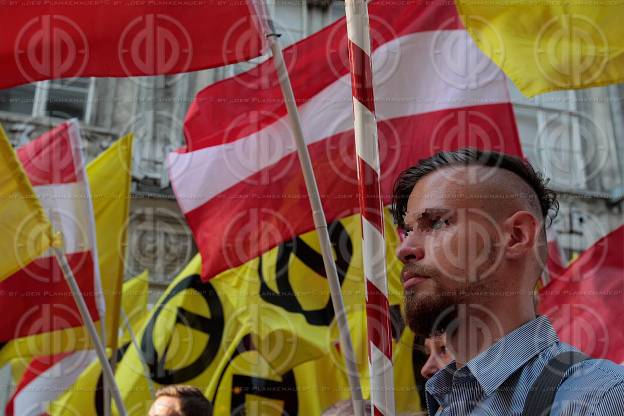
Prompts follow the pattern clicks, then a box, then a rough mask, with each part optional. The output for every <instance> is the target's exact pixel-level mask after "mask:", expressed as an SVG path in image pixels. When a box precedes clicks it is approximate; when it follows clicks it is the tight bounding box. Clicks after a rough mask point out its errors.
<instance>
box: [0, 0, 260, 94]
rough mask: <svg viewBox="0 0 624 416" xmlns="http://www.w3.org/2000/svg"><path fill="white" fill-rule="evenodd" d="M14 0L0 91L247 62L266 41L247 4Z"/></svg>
mask: <svg viewBox="0 0 624 416" xmlns="http://www.w3.org/2000/svg"><path fill="white" fill-rule="evenodd" d="M191 3H192V4H185V2H179V3H178V2H157V1H156V2H149V1H145V2H131V1H113V2H106V1H103V2H90V1H85V2H81V1H72V2H62V1H50V2H37V1H34V2H30V1H24V2H22V1H19V0H18V1H14V2H10V3H8V4H5V5H4V6H3V8H2V15H1V17H0V26H1V27H2V34H3V37H2V43H1V44H0V45H1V46H0V74H2V78H1V79H0V88H7V87H11V86H14V85H19V84H24V83H31V82H34V81H39V80H44V79H58V78H75V77H93V76H99V77H129V76H143V75H159V74H175V73H180V72H188V71H195V70H198V69H205V68H212V67H217V66H222V65H226V64H231V63H236V62H241V61H246V60H249V59H251V58H254V57H257V56H259V55H261V54H262V52H263V51H264V48H265V44H266V42H265V39H264V36H263V33H262V31H261V28H260V24H259V23H258V22H257V17H256V15H255V13H254V11H253V8H252V4H251V2H250V3H249V4H248V2H247V1H245V0H243V1H230V0H200V1H193V2H191Z"/></svg>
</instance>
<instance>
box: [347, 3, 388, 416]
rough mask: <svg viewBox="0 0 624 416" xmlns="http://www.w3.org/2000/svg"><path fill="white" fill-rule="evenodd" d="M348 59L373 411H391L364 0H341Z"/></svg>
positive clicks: (385, 289) (380, 204)
mask: <svg viewBox="0 0 624 416" xmlns="http://www.w3.org/2000/svg"><path fill="white" fill-rule="evenodd" d="M345 8H346V15H347V32H348V37H349V65H350V67H351V88H352V92H353V118H354V130H355V148H356V153H357V172H358V182H359V193H360V212H361V215H362V257H363V260H364V274H365V277H366V321H367V328H368V361H369V368H370V375H371V383H370V388H371V405H372V410H373V414H374V415H384V416H387V415H394V413H395V408H394V381H393V371H392V332H391V328H390V317H389V303H388V279H387V277H386V244H385V239H384V220H383V202H382V199H381V191H380V185H379V170H380V168H379V147H378V143H377V122H376V120H375V102H374V94H373V68H372V61H371V51H370V49H371V46H370V45H371V43H370V27H369V21H368V8H367V4H366V1H365V0H346V2H345Z"/></svg>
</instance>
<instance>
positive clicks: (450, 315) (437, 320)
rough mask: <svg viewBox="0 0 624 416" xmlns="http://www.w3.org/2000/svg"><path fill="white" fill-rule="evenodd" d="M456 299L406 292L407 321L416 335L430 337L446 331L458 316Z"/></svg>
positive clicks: (426, 293) (430, 293)
mask: <svg viewBox="0 0 624 416" xmlns="http://www.w3.org/2000/svg"><path fill="white" fill-rule="evenodd" d="M456 305H457V302H456V299H453V298H452V297H449V296H440V295H439V294H434V293H432V292H428V291H418V292H414V291H410V292H406V294H405V300H404V306H405V320H406V322H407V325H408V326H409V328H410V329H411V330H412V331H414V333H415V334H416V335H421V336H424V337H428V336H431V335H435V334H441V333H444V331H446V328H447V327H448V325H449V324H450V323H451V322H453V321H454V320H455V318H456V316H457V312H456Z"/></svg>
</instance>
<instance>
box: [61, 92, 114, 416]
mask: <svg viewBox="0 0 624 416" xmlns="http://www.w3.org/2000/svg"><path fill="white" fill-rule="evenodd" d="M91 85H92V86H93V85H94V84H93V83H91ZM68 133H69V140H70V143H71V146H72V152H73V156H74V161H75V164H76V165H77V167H78V169H77V171H76V173H77V175H78V179H79V180H80V181H82V182H83V183H84V187H85V192H86V199H87V207H88V212H89V215H88V220H89V224H88V227H87V234H88V237H89V245H90V251H91V256H92V259H93V277H94V279H95V283H96V284H95V288H96V291H97V292H96V305H97V308H98V314H99V315H100V340H101V341H102V344H103V345H104V348H106V345H107V344H108V341H107V335H108V334H107V333H106V298H105V297H104V289H103V288H102V278H101V274H100V260H99V256H98V248H97V238H96V232H95V213H94V212H93V199H92V198H91V185H89V178H88V177H87V172H86V170H85V165H86V163H85V158H84V155H83V151H82V134H81V132H80V122H79V121H78V119H76V118H72V119H70V120H69V129H68ZM115 351H116V348H113V352H112V353H113V355H112V357H113V359H114V357H115ZM111 366H112V369H113V373H114V372H115V363H114V361H113V363H112V364H111ZM110 388H111V387H110V386H109V383H108V380H106V379H104V382H103V383H102V389H103V393H104V395H103V397H104V416H110V415H111V394H110Z"/></svg>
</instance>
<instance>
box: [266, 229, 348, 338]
mask: <svg viewBox="0 0 624 416" xmlns="http://www.w3.org/2000/svg"><path fill="white" fill-rule="evenodd" d="M329 239H330V241H331V243H332V247H333V248H334V252H335V253H336V269H337V270H338V279H339V280H340V284H341V285H342V282H343V281H344V278H345V275H346V274H347V270H348V269H349V264H350V263H351V257H352V256H353V242H352V241H351V237H350V236H349V234H348V233H347V231H346V230H345V228H344V226H343V225H342V223H340V222H339V221H335V222H333V223H332V224H331V225H330V226H329ZM291 255H294V256H296V257H297V258H298V259H299V260H301V262H303V264H305V265H306V266H307V267H309V268H310V269H312V270H313V271H314V272H315V273H316V274H318V275H320V276H323V277H325V278H326V279H327V275H326V274H325V267H324V265H323V256H322V255H321V254H320V253H318V252H316V251H315V250H314V249H312V247H310V246H309V245H308V244H306V243H305V241H303V240H302V239H301V238H299V237H295V238H293V239H292V240H290V241H287V242H285V243H283V244H281V245H280V246H279V248H278V252H277V261H276V264H275V278H276V283H277V290H278V291H277V292H275V291H273V289H271V288H270V287H269V286H268V285H267V283H266V279H265V278H264V273H263V272H262V257H260V261H259V262H258V276H259V277H260V297H261V298H262V299H263V300H264V301H265V302H267V303H270V304H273V305H276V306H279V307H282V308H284V309H285V310H287V311H288V312H293V313H300V314H302V315H303V316H304V317H305V319H306V321H307V322H308V323H309V324H310V325H317V326H328V325H329V324H330V323H331V321H332V319H334V307H333V305H332V303H331V299H329V300H328V301H327V304H326V305H325V307H323V308H321V309H313V310H305V309H303V307H302V306H301V303H300V302H299V299H297V296H296V295H295V293H294V291H293V288H292V285H291V284H290V269H289V267H288V264H289V261H290V256H291Z"/></svg>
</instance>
